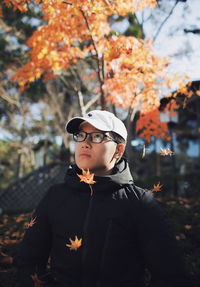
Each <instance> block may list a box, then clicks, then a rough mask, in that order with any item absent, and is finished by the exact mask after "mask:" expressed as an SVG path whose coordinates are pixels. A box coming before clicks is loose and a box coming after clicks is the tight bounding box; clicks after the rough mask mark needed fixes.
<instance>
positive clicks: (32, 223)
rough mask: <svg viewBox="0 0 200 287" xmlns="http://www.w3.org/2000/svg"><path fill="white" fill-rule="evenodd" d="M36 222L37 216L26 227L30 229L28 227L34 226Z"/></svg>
mask: <svg viewBox="0 0 200 287" xmlns="http://www.w3.org/2000/svg"><path fill="white" fill-rule="evenodd" d="M35 223H36V217H35V218H31V220H30V222H29V223H26V224H25V228H27V229H28V228H30V227H32V226H33V225H34V224H35Z"/></svg>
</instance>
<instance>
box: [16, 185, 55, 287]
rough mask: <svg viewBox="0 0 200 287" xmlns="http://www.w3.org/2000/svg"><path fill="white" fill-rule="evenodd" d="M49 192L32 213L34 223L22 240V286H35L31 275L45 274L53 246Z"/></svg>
mask: <svg viewBox="0 0 200 287" xmlns="http://www.w3.org/2000/svg"><path fill="white" fill-rule="evenodd" d="M49 194H50V190H49V192H48V193H47V194H46V196H45V197H44V198H43V199H42V201H41V202H40V204H39V205H38V207H37V208H36V210H35V212H34V213H33V215H32V219H33V220H34V221H33V222H34V223H33V225H32V226H30V227H28V228H27V230H26V232H25V235H24V238H23V240H22V242H21V245H20V249H19V253H18V258H17V265H18V272H19V281H20V286H21V287H32V286H34V283H33V280H32V278H31V275H34V274H35V273H36V274H37V275H42V274H45V272H46V265H47V261H48V257H49V253H50V246H51V229H50V223H49V218H48V205H49Z"/></svg>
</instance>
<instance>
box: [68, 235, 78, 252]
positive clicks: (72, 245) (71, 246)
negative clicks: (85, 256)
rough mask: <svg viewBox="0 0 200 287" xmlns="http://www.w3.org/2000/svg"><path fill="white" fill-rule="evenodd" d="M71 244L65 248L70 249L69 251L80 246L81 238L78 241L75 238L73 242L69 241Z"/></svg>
mask: <svg viewBox="0 0 200 287" xmlns="http://www.w3.org/2000/svg"><path fill="white" fill-rule="evenodd" d="M69 240H70V242H71V244H66V246H67V247H69V248H70V250H75V251H76V250H77V249H78V248H79V247H80V246H81V245H82V238H80V239H78V237H77V236H75V240H72V239H71V238H70V239H69Z"/></svg>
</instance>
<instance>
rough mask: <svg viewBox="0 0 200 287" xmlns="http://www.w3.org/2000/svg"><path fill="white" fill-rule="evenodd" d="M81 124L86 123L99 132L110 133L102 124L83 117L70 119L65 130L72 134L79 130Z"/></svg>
mask: <svg viewBox="0 0 200 287" xmlns="http://www.w3.org/2000/svg"><path fill="white" fill-rule="evenodd" d="M82 122H88V123H89V124H91V125H92V126H93V127H95V128H96V129H98V130H100V131H111V129H110V130H109V129H108V128H107V127H106V126H105V125H104V124H102V123H100V122H99V121H98V120H96V119H86V118H83V117H75V118H72V119H71V120H70V121H69V122H68V123H67V124H66V127H65V129H66V130H67V132H68V133H70V134H73V133H75V132H77V131H78V130H79V126H80V124H81V123H82Z"/></svg>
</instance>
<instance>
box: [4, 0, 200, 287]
mask: <svg viewBox="0 0 200 287" xmlns="http://www.w3.org/2000/svg"><path fill="white" fill-rule="evenodd" d="M8 2H9V1H8ZM10 2H11V1H10ZM22 2H24V3H25V2H26V1H22ZM105 2H107V1H105ZM108 2H109V1H108ZM109 3H110V2H109ZM12 5H14V4H10V6H9V5H6V1H4V3H3V2H2V4H1V6H0V7H1V10H0V11H1V18H0V214H1V223H0V226H1V228H2V231H1V235H2V242H1V245H0V247H1V249H0V253H1V261H0V267H1V271H2V272H1V275H2V278H3V281H2V282H3V283H0V286H4V287H5V286H15V285H14V284H15V283H14V281H15V279H16V273H15V272H16V271H15V268H14V261H13V260H14V255H15V252H16V249H17V246H18V243H19V241H20V240H21V238H22V236H23V232H24V226H25V224H26V223H27V221H28V220H29V218H30V215H31V212H32V210H33V209H34V208H35V207H36V206H37V204H38V203H39V201H40V200H41V198H42V197H43V196H44V194H45V193H46V192H47V190H48V188H49V187H50V186H51V185H52V184H54V183H57V182H61V181H63V179H64V175H65V172H66V170H67V167H68V165H69V163H70V162H72V161H73V160H74V159H73V155H74V143H73V140H72V138H71V136H70V135H68V134H67V133H66V132H65V124H66V122H67V121H68V120H69V119H70V118H71V117H73V116H76V115H81V114H84V113H86V112H88V111H90V110H93V109H107V110H109V111H111V112H114V113H115V114H116V115H117V116H118V117H119V118H120V119H122V120H123V121H124V123H125V125H126V126H127V129H128V131H129V138H128V144H127V149H126V153H125V157H126V158H127V160H128V162H129V164H130V167H131V171H132V174H133V178H134V180H135V183H136V185H139V186H141V187H144V188H147V189H150V190H154V186H155V185H157V184H159V185H160V186H161V190H160V191H159V192H157V193H155V197H156V198H157V200H159V201H160V203H161V204H162V205H163V207H164V208H166V210H167V212H169V214H170V216H171V218H172V221H173V224H174V228H175V234H176V238H177V240H178V241H179V242H180V245H181V247H182V248H183V250H184V255H185V260H186V264H187V267H188V269H189V272H190V274H191V275H192V278H193V279H194V282H195V284H196V285H195V286H196V287H197V286H200V285H199V282H200V274H199V270H200V259H199V255H200V249H199V248H200V246H199V240H200V230H199V228H200V222H199V219H200V212H199V210H200V200H199V198H200V197H199V189H200V181H199V177H200V73H199V71H200V70H199V64H200V15H199V11H200V2H199V0H159V1H157V6H156V7H155V8H153V9H152V8H148V7H146V8H145V9H144V10H142V11H137V10H136V12H135V13H126V14H124V15H119V14H117V13H113V14H112V15H109V16H108V17H107V22H108V24H109V26H110V27H111V30H112V32H109V33H110V34H109V35H111V36H115V37H120V36H125V37H130V36H132V37H135V38H137V39H142V40H149V41H150V42H151V44H152V49H153V50H155V51H156V52H155V53H156V55H157V56H158V57H168V59H169V63H168V64H167V65H166V71H167V72H168V73H175V74H180V73H182V74H185V77H186V80H185V82H186V86H185V88H184V87H183V88H182V89H179V88H178V87H177V88H176V86H172V87H169V88H168V89H167V88H162V91H161V94H165V95H166V94H167V93H170V96H159V104H157V111H158V113H157V112H156V113H155V111H154V110H153V112H152V111H150V112H152V113H150V114H148V116H147V117H146V118H142V117H141V113H140V112H141V111H140V108H137V109H135V110H134V109H133V107H132V106H130V105H129V104H127V105H122V104H121V105H120V104H119V103H118V104H115V101H114V100H113V101H110V102H106V103H103V102H102V100H100V98H101V96H102V94H101V93H102V90H101V88H102V87H103V84H105V82H104V83H103V84H102V81H101V80H102V79H101V78H99V77H98V76H99V75H100V74H98V71H99V70H98V69H97V68H96V59H95V58H89V57H87V58H81V56H80V58H79V59H78V61H74V60H73V58H72V63H71V65H70V66H67V67H65V69H62V71H61V70H59V69H58V68H57V67H56V66H54V76H53V77H52V76H51V75H50V76H49V75H48V77H46V78H45V77H44V76H41V74H40V75H39V76H34V78H33V79H30V77H31V76H30V77H29V80H28V81H27V83H26V85H25V88H24V86H23V83H20V81H22V80H21V75H22V72H23V73H24V78H26V73H28V72H29V70H28V69H27V70H25V69H24V70H23V71H22V72H19V71H20V69H21V67H23V66H24V65H26V63H27V62H28V61H29V59H30V57H32V59H33V58H34V57H35V56H34V53H33V52H32V54H31V51H34V48H33V47H32V48H31V40H30V37H31V36H32V35H33V34H34V32H36V31H40V29H39V27H40V26H41V25H47V22H48V21H49V19H47V18H46V19H45V17H43V16H44V14H43V11H42V8H41V7H42V6H41V5H42V4H40V5H38V4H37V3H35V2H34V1H31V3H29V5H28V9H27V11H23V9H24V8H23V7H22V6H21V8H20V9H19V7H15V6H13V7H12ZM15 8H16V9H15ZM93 13H95V12H93ZM98 13H101V12H98ZM79 24H80V23H79ZM55 35H56V34H55ZM96 37H97V35H96ZM94 39H95V38H94ZM113 39H114V38H113ZM27 41H28V42H27ZM32 41H33V40H32ZM38 41H39V40H38ZM92 41H93V39H92V40H91V41H89V40H88V39H86V40H85V42H84V44H82V42H81V41H80V42H75V43H74V45H73V47H77V46H78V47H79V48H80V50H81V49H82V50H83V46H84V45H86V46H87V48H88V47H89V45H90V42H92ZM86 42H87V43H86ZM48 45H49V44H48ZM36 46H37V45H36ZM58 46H59V45H58ZM59 47H61V45H60V46H59ZM35 48H37V47H35ZM42 49H44V47H43V48H42ZM88 49H89V48H88ZM41 51H43V52H42V53H43V54H41ZM91 53H92V52H91ZM44 54H45V52H44V50H40V54H38V55H37V57H43V56H44ZM99 59H100V58H98V60H99ZM101 60H102V58H101ZM102 62H103V61H102ZM102 65H103V64H102ZM38 67H39V66H37V69H38ZM98 68H99V66H98ZM101 68H102V66H101ZM33 70H34V69H33ZM35 71H36V69H35ZM113 71H114V72H115V70H114V68H113V70H106V74H107V75H109V77H110V78H113V73H114V72H113ZM20 73H21V74H20ZM141 73H142V72H141ZM15 75H17V77H18V78H17V80H16V78H15ZM109 77H108V78H109ZM14 78H15V79H14ZM140 89H143V88H140ZM185 91H186V93H185ZM100 94H101V95H100ZM185 94H186V95H187V96H186V95H185ZM126 100H127V101H128V99H125V102H126ZM116 102H117V100H116ZM174 106H175V108H174ZM167 107H168V109H166V108H167ZM169 107H173V109H172V110H173V111H172V112H171V110H170V108H169ZM145 121H146V122H147V123H146V124H145ZM151 121H152V125H151V126H150V127H149V128H148V122H151ZM141 122H142V124H143V125H142V128H139V124H141ZM164 129H165V133H163V130H164ZM7 274H11V275H12V276H10V278H8V276H7ZM1 284H3V285H1Z"/></svg>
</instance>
